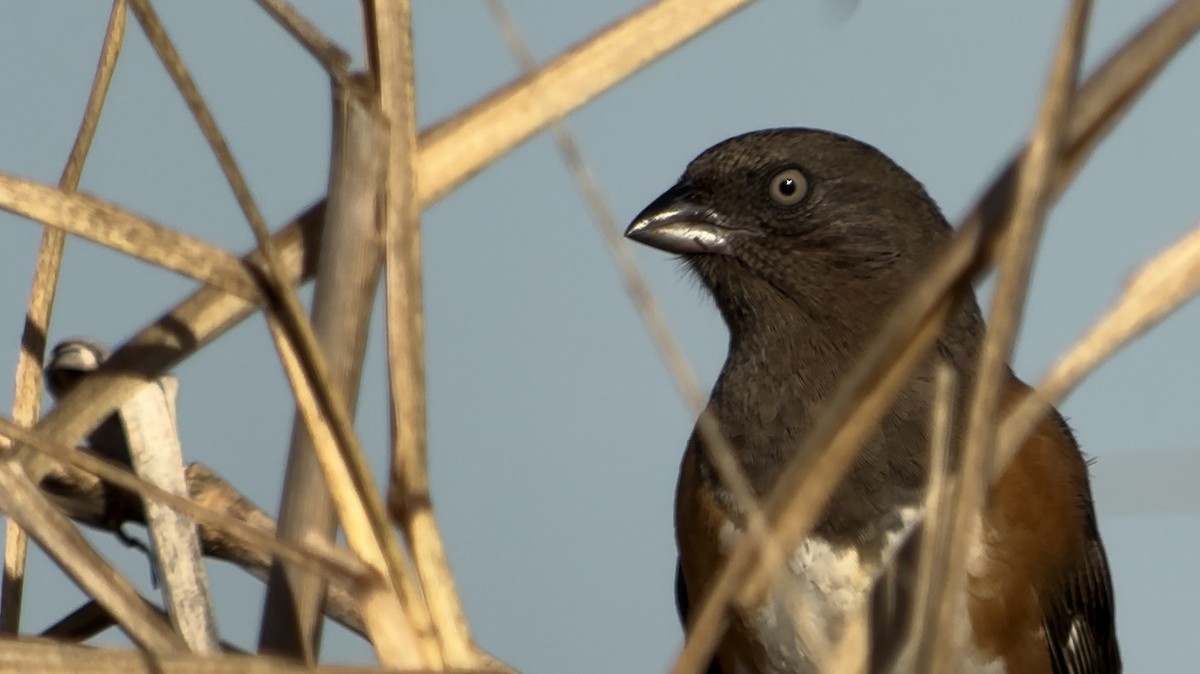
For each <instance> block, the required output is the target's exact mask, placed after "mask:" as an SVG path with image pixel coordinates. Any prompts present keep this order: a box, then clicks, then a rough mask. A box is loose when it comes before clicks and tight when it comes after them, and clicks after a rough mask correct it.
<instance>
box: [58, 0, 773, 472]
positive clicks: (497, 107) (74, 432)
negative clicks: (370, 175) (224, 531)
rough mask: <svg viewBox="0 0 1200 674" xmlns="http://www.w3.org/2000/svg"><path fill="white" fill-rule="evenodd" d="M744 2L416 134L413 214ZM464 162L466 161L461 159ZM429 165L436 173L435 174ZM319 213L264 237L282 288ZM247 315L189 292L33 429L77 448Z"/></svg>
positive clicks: (541, 78)
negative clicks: (551, 97)
mask: <svg viewBox="0 0 1200 674" xmlns="http://www.w3.org/2000/svg"><path fill="white" fill-rule="evenodd" d="M747 4H749V1H748V0H742V1H741V2H732V1H729V0H724V2H723V3H722V4H721V5H720V6H717V7H715V9H716V10H717V11H714V12H712V13H708V12H709V11H710V6H709V5H707V4H706V6H705V8H704V12H705V13H704V14H703V16H701V15H700V14H699V13H694V12H690V11H689V10H690V4H689V3H687V2H680V1H678V0H676V1H674V2H669V3H659V4H657V5H654V6H653V7H650V8H647V9H646V10H643V11H641V12H638V13H635V14H634V15H632V16H631V17H629V18H628V19H626V20H624V21H621V22H618V23H616V24H614V25H613V26H610V27H608V28H606V29H604V30H602V31H600V32H599V33H597V34H596V35H593V36H592V37H590V38H588V39H587V40H585V41H584V42H583V43H581V44H580V45H578V46H576V47H574V48H572V49H571V50H570V51H569V52H567V53H565V54H563V55H560V56H559V57H557V58H555V59H553V60H552V61H550V62H549V63H547V64H546V65H545V66H544V67H542V68H540V69H539V70H538V72H537V73H535V74H533V75H531V76H529V77H526V78H522V79H521V80H520V81H518V82H515V83H513V84H512V85H510V86H508V87H505V88H504V89H501V90H500V91H497V92H496V93H494V94H492V95H491V96H488V97H487V98H486V99H484V100H483V101H480V102H479V103H477V104H475V105H473V106H471V107H470V108H468V109H467V110H464V111H463V112H461V113H459V114H457V115H455V116H454V117H452V118H450V119H448V120H446V121H444V122H442V123H440V124H438V125H436V126H435V127H433V128H431V129H429V130H427V131H425V132H423V133H421V135H420V137H419V138H418V144H417V145H418V147H417V173H418V175H419V176H420V180H419V182H418V191H417V201H418V204H419V206H420V208H422V209H424V208H427V207H428V206H429V205H430V204H432V203H433V202H434V201H436V200H437V199H438V198H440V197H442V196H445V195H446V194H447V193H448V192H449V191H450V190H452V189H454V187H456V186H457V185H459V184H460V183H462V182H463V181H465V180H466V179H467V178H469V177H470V176H472V175H474V174H475V173H477V172H478V171H479V170H481V169H482V168H483V167H484V166H486V165H487V164H488V163H490V162H492V161H494V160H495V159H496V158H498V157H499V156H500V155H502V154H504V153H505V152H508V151H510V150H512V149H513V148H514V147H516V145H517V144H519V143H521V142H522V141H524V140H525V139H527V138H528V137H529V136H530V135H532V134H533V133H535V132H536V131H537V130H539V129H541V128H544V127H545V126H546V125H547V124H549V122H550V120H552V119H556V118H558V117H560V116H562V115H565V114H567V113H568V112H570V111H571V110H573V109H575V108H576V107H579V106H581V105H583V104H584V103H587V102H588V101H589V100H591V98H594V97H595V96H597V95H599V94H600V93H602V92H603V91H604V90H605V89H607V88H609V87H611V86H613V85H615V84H616V83H618V82H619V81H621V79H622V78H624V77H626V76H628V75H629V74H631V73H632V72H633V71H634V70H637V69H638V68H640V67H643V66H645V65H646V64H647V63H648V62H649V61H650V60H653V59H654V58H658V57H660V56H662V55H664V54H666V53H667V52H668V51H670V50H671V49H673V48H675V47H678V46H679V45H680V44H682V43H683V42H685V41H686V40H688V39H690V38H692V37H694V36H695V35H696V34H697V33H699V32H701V31H703V30H704V29H706V28H708V27H710V26H711V25H713V24H715V23H716V22H717V21H719V20H721V19H722V18H724V17H725V16H727V15H728V14H729V13H731V12H733V11H736V10H737V9H741V8H742V7H744V6H745V5H747ZM677 14H683V15H684V16H683V20H679V21H677V20H676V18H677V17H676V15H677ZM696 19H700V20H699V21H697V20H696ZM655 31H658V33H659V34H658V37H656V38H655V39H654V40H653V41H649V42H644V43H643V42H642V41H640V38H639V37H638V36H639V35H641V34H643V33H647V32H649V33H654V32H655ZM660 38H661V39H660ZM629 43H634V44H633V49H634V51H633V56H634V58H624V57H616V56H613V55H612V54H606V53H605V51H604V50H605V48H606V47H605V46H609V47H611V46H614V45H628V44H629ZM593 54H600V56H599V57H598V58H599V59H600V60H599V61H596V63H597V64H600V65H603V66H604V67H603V68H598V69H597V70H593V69H591V68H589V67H586V65H585V63H584V61H585V59H587V58H589V57H590V55H593ZM610 58H618V60H619V63H617V64H615V65H617V66H620V68H618V69H616V70H611V69H609V66H610V65H613V64H611V63H610V61H609V59H610ZM605 64H608V65H605ZM548 86H552V87H555V88H563V89H566V90H576V89H581V88H582V89H585V90H586V91H584V92H582V95H579V92H576V95H572V96H571V97H570V98H569V99H566V100H564V99H557V100H556V101H555V102H554V104H553V105H539V106H538V107H535V108H532V109H530V108H529V107H528V105H527V103H528V102H529V101H531V100H539V99H538V97H537V96H536V95H535V92H536V91H539V90H541V89H543V88H546V87H548ZM518 114H521V115H528V117H529V118H530V119H526V120H523V124H528V125H529V128H527V129H525V128H524V127H523V129H524V130H522V131H521V133H508V134H506V135H505V136H504V142H503V143H500V144H495V143H493V142H492V141H494V140H497V139H491V141H488V142H489V147H490V149H489V152H488V154H487V156H486V157H484V156H475V155H473V154H471V152H470V148H471V147H473V146H475V145H477V144H479V143H480V142H483V141H481V140H480V139H481V137H490V135H491V131H492V129H493V127H496V126H498V125H500V124H501V123H502V122H503V121H504V120H507V119H510V118H512V117H515V116H517V115H518ZM455 157H458V159H454V158H455ZM466 159H469V160H470V161H462V160H466ZM435 166H441V168H440V169H438V170H436V171H435V170H434V167H435ZM324 210H325V203H324V201H321V202H319V203H317V204H316V205H314V206H312V207H310V208H309V209H307V210H306V211H304V212H303V213H301V214H299V215H298V216H296V218H295V219H293V220H292V222H290V223H289V224H288V225H287V226H285V227H283V228H282V229H281V230H280V231H279V232H278V233H277V234H276V235H275V236H274V237H272V245H273V246H274V247H275V248H276V250H277V252H278V254H279V256H280V258H281V259H280V262H281V264H282V265H283V268H282V269H281V271H283V272H284V274H285V276H286V278H285V279H284V280H285V281H287V282H288V283H292V284H295V283H299V282H301V281H303V280H307V279H308V278H310V277H311V274H312V273H313V270H314V269H315V263H314V260H315V256H316V253H317V247H318V243H317V242H318V241H319V240H320V227H321V220H322V218H323V217H324ZM243 260H244V261H249V262H250V263H251V264H261V253H260V252H258V251H255V252H253V253H251V254H250V255H248V256H247V257H245V258H243ZM293 272H294V274H293ZM255 309H256V307H255V306H254V305H252V304H250V303H248V302H245V301H243V300H241V299H239V298H237V297H233V296H230V295H228V294H226V293H222V292H219V291H216V290H213V289H210V288H205V289H202V290H200V291H198V292H196V293H194V294H193V295H191V296H189V297H188V298H186V299H185V300H183V301H182V302H181V303H180V304H178V305H176V306H175V307H174V308H172V309H170V310H169V311H168V312H167V313H166V314H164V315H163V317H162V318H161V319H159V320H158V321H156V322H155V323H154V324H152V325H150V326H147V327H146V328H145V329H144V330H142V331H141V332H139V333H138V334H137V335H135V336H134V337H133V338H132V339H131V340H129V341H128V342H126V343H125V344H124V345H122V346H121V347H120V348H118V349H117V350H116V351H115V352H114V353H113V357H112V360H111V361H110V362H109V363H108V364H106V366H105V367H104V368H102V369H101V371H100V372H101V376H98V377H95V378H92V379H90V380H89V381H88V382H86V383H85V385H83V386H81V387H80V389H81V390H78V391H75V392H72V393H71V394H70V395H68V396H67V397H66V398H64V399H63V400H61V401H60V402H59V405H58V407H56V408H55V410H54V411H52V412H50V414H49V415H48V417H47V419H45V420H43V423H42V424H39V429H40V430H44V431H49V432H50V433H51V437H53V438H54V439H55V440H56V441H58V442H62V443H64V444H74V443H75V442H78V441H79V439H80V438H82V437H83V436H84V435H85V434H86V433H87V432H88V431H89V430H90V429H92V428H94V427H95V426H96V425H97V424H99V423H100V421H101V420H103V419H104V418H105V417H106V416H108V415H109V414H110V413H111V412H112V411H113V410H114V409H115V408H116V407H117V406H118V405H120V403H121V402H122V401H123V400H125V399H127V398H128V397H129V396H130V395H132V393H133V391H134V390H135V389H136V387H137V386H139V385H141V383H143V382H144V380H145V379H153V378H154V377H157V376H158V375H160V374H163V373H164V372H165V371H166V370H167V369H169V368H170V367H172V366H174V365H176V364H177V363H179V362H180V361H181V360H183V359H184V358H186V357H187V356H189V355H191V354H192V353H194V352H195V351H196V350H197V349H198V348H200V347H201V346H203V345H204V344H206V343H208V342H209V341H211V340H213V339H215V338H216V337H218V336H220V335H221V334H223V333H224V332H225V331H226V330H228V329H230V328H232V327H233V326H234V325H237V324H238V323H239V322H240V321H242V320H243V319H245V318H246V317H247V316H249V315H250V314H251V313H252V312H253V311H254V310H255ZM60 410H61V411H60ZM50 417H52V418H50ZM43 424H44V426H43ZM45 470H46V467H45V466H39V467H38V472H40V473H41V474H44V473H45Z"/></svg>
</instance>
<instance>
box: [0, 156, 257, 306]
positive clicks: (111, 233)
mask: <svg viewBox="0 0 1200 674" xmlns="http://www.w3.org/2000/svg"><path fill="white" fill-rule="evenodd" d="M0 208H3V209H4V210H6V211H9V212H11V213H16V214H18V215H23V216H25V217H27V218H30V219H31V220H37V221H39V222H42V223H44V224H45V225H48V226H50V227H53V228H55V229H57V230H61V231H62V232H63V233H64V234H67V233H69V234H75V235H76V236H80V237H83V238H85V239H89V240H91V241H93V242H95V243H98V244H100V245H102V246H106V247H108V248H111V249H113V250H115V251H118V252H121V253H125V254H126V255H129V256H131V257H136V258H138V259H140V260H142V261H143V262H149V263H150V264H152V265H155V266H158V267H162V268H163V269H168V270H170V271H173V272H176V273H178V274H181V275H183V276H188V277H191V278H194V279H196V280H197V281H200V282H201V283H204V284H206V285H209V286H212V287H214V288H220V289H221V290H224V291H226V292H229V293H232V294H234V295H237V296H239V297H241V298H243V299H248V300H254V299H255V298H257V296H258V288H257V285H256V283H255V281H254V278H253V277H252V276H251V274H250V272H249V271H247V270H246V268H245V266H244V265H243V264H242V262H241V261H240V260H239V259H238V258H237V256H235V255H233V254H232V253H229V252H227V251H226V250H225V249H223V248H219V247H217V246H214V245H212V244H210V243H206V242H204V241H201V240H200V239H197V238H195V237H191V236H188V235H186V234H182V233H180V232H176V231H174V230H172V229H169V228H167V227H164V226H162V225H159V224H156V223H154V222H151V221H150V220H147V219H145V218H142V217H139V216H136V215H134V214H132V213H130V212H129V211H127V210H125V209H123V208H121V207H119V206H117V205H115V204H112V203H109V202H106V201H104V200H103V199H97V198H96V197H90V196H85V195H82V194H75V193H73V192H71V191H70V190H67V189H62V188H59V189H55V188H53V187H48V186H46V185H39V184H38V183H36V182H33V181H31V180H25V179H23V178H18V177H16V176H9V175H4V174H0Z"/></svg>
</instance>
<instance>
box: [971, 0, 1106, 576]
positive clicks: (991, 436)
mask: <svg viewBox="0 0 1200 674" xmlns="http://www.w3.org/2000/svg"><path fill="white" fill-rule="evenodd" d="M1090 9H1091V2H1090V1H1089V0H1076V1H1075V2H1072V3H1071V9H1070V12H1069V14H1068V17H1067V21H1066V23H1065V25H1064V27H1063V34H1062V37H1061V38H1060V41H1059V47H1058V50H1057V52H1056V54H1055V57H1054V64H1053V65H1052V66H1051V70H1050V81H1049V83H1048V84H1047V86H1046V92H1045V95H1044V96H1043V99H1042V106H1041V111H1040V112H1039V114H1038V120H1037V123H1036V125H1035V128H1034V131H1033V134H1032V135H1031V137H1030V140H1029V143H1028V146H1027V149H1026V151H1025V155H1024V159H1022V161H1021V164H1020V169H1019V172H1018V174H1017V191H1016V194H1015V195H1014V196H1013V202H1012V203H1013V205H1012V211H1011V215H1010V217H1009V222H1008V226H1007V233H1006V234H1005V237H1004V243H1003V246H1002V250H1001V253H1000V260H999V263H998V266H999V274H998V278H997V282H996V291H995V296H994V297H993V299H992V308H991V312H990V315H989V320H988V331H987V336H986V337H985V339H984V342H983V351H982V353H981V354H980V357H979V369H978V371H977V372H976V377H975V382H974V390H973V391H972V396H971V401H970V404H969V409H968V415H967V432H966V435H965V437H964V442H965V443H966V445H967V447H969V448H971V451H980V452H982V453H983V454H984V456H988V457H991V455H992V450H993V447H994V444H993V443H994V442H995V439H996V435H995V433H996V429H997V427H998V424H996V415H997V412H998V410H999V405H1000V399H1001V395H1002V392H1003V390H1004V387H1005V385H1007V384H1008V377H1009V369H1008V361H1009V359H1010V358H1011V357H1012V350H1013V346H1014V345H1015V344H1016V341H1017V331H1018V328H1019V326H1020V324H1021V314H1022V309H1023V308H1024V305H1025V295H1026V293H1027V291H1028V288H1029V273H1030V271H1031V269H1032V268H1033V255H1034V252H1035V251H1036V250H1037V242H1038V239H1039V238H1040V234H1041V229H1042V222H1043V220H1044V219H1045V215H1046V210H1047V209H1048V207H1049V199H1050V181H1051V179H1052V177H1053V176H1054V173H1055V170H1056V167H1057V164H1058V161H1059V155H1060V154H1061V152H1062V148H1063V135H1064V130H1065V128H1066V123H1067V120H1068V119H1069V118H1070V112H1071V104H1072V99H1073V98H1074V96H1075V82H1076V79H1077V76H1078V72H1079V61H1080V59H1081V58H1082V56H1083V43H1084V36H1085V35H1086V33H1087V18H1088V13H1089V11H1090ZM976 445H979V446H981V447H982V449H979V448H976ZM989 460H990V458H989ZM975 516H976V513H975V512H963V511H959V512H958V514H957V520H958V522H957V523H956V525H955V531H956V532H959V531H962V530H964V528H965V527H966V526H967V523H968V522H969V521H970V520H973V519H974V518H975ZM957 561H958V560H954V562H955V563H957ZM950 582H954V579H953V578H951V581H950Z"/></svg>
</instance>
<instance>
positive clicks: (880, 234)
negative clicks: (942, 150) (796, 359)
mask: <svg viewBox="0 0 1200 674" xmlns="http://www.w3.org/2000/svg"><path fill="white" fill-rule="evenodd" d="M950 234H951V229H950V226H949V225H948V224H947V223H946V221H945V219H944V218H943V217H942V215H941V212H940V211H939V210H938V208H937V206H936V205H935V204H934V202H933V200H932V199H930V197H929V196H928V194H926V192H925V190H924V188H923V187H922V186H921V184H920V183H919V182H917V180H916V179H914V178H913V177H912V176H911V175H909V174H908V173H907V172H906V171H904V169H902V168H900V167H899V166H897V165H896V164H895V163H894V162H893V161H892V160H890V159H888V158H887V157H886V156H885V155H884V154H883V153H882V152H880V151H878V150H876V149H875V148H873V147H871V146H869V145H867V144H865V143H861V142H859V141H856V140H853V139H851V138H847V137H845V136H841V135H838V134H834V133H830V132H826V131H818V130H813V129H773V130H767V131H756V132H752V133H748V134H745V135H741V136H736V137H734V138H731V139H729V140H726V141H724V142H722V143H720V144H718V145H715V146H713V147H712V148H709V149H708V150H706V151H705V152H704V153H702V154H701V155H700V156H698V157H697V158H696V159H694V160H693V161H692V162H691V164H689V165H688V167H687V170H686V171H685V172H684V174H683V177H682V178H680V180H679V182H678V183H676V184H675V186H674V187H672V188H671V189H669V190H667V192H665V193H664V194H663V195H662V196H661V197H659V198H658V199H656V200H655V201H654V202H653V203H651V204H650V205H649V206H648V207H646V209H645V210H643V211H642V212H641V213H640V214H639V215H638V216H637V218H636V219H635V220H634V222H633V224H631V225H630V226H629V229H628V230H626V236H628V237H630V238H632V239H634V240H636V241H640V242H642V243H645V244H647V245H650V246H654V247H656V248H660V249H662V250H665V251H668V252H673V253H679V254H681V255H682V256H683V258H684V259H685V260H686V262H687V263H688V265H689V266H690V267H691V268H692V269H693V270H694V271H695V272H696V273H697V274H698V275H699V277H700V279H701V280H702V282H703V283H704V285H705V286H706V287H707V288H708V289H709V290H710V291H711V292H712V294H713V296H714V298H715V299H716V302H717V305H718V306H719V307H720V309H721V312H722V314H723V315H724V317H725V320H726V322H727V323H728V324H729V326H730V329H731V331H733V332H734V333H736V332H737V331H738V328H739V327H740V326H743V325H746V324H747V323H754V322H756V319H758V318H759V317H762V316H764V315H770V316H772V317H774V316H776V315H777V314H778V312H780V311H783V312H792V313H797V314H800V315H803V316H804V317H805V318H807V319H808V320H811V321H814V322H817V323H819V324H823V325H829V324H831V323H834V324H840V325H843V326H845V327H846V329H849V330H850V331H851V332H869V331H873V330H874V329H875V327H877V324H878V321H880V320H882V318H883V317H884V316H885V315H886V309H887V308H888V307H890V306H892V305H893V304H894V303H895V302H896V301H897V299H898V297H899V296H900V294H902V293H903V292H904V290H905V289H906V288H907V287H908V285H909V284H910V283H911V282H912V281H913V280H914V278H915V276H916V275H917V273H918V272H919V271H920V270H921V269H922V268H923V267H924V265H926V264H927V263H928V262H929V261H930V260H931V259H932V258H933V256H935V255H936V254H937V252H938V251H939V249H940V248H941V246H942V245H943V244H944V243H945V242H946V240H947V239H948V238H949V236H950ZM772 320H774V318H772ZM847 336H849V335H847ZM735 337H736V334H735Z"/></svg>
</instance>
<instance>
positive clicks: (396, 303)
mask: <svg viewBox="0 0 1200 674" xmlns="http://www.w3.org/2000/svg"><path fill="white" fill-rule="evenodd" d="M410 10H411V8H410V4H409V2H408V1H407V0H399V1H397V0H371V1H370V2H363V18H364V20H365V22H366V34H367V53H368V56H369V60H370V63H371V68H372V71H373V72H374V73H375V79H376V82H377V84H378V87H379V103H380V109H381V110H382V111H383V116H384V117H385V118H386V119H387V123H388V129H389V134H388V143H387V149H388V161H387V172H386V177H385V185H386V188H385V190H384V199H383V224H384V227H383V230H384V244H385V245H384V274H385V291H384V292H385V305H386V308H387V362H388V384H389V389H390V402H391V407H390V412H391V414H390V415H389V424H390V428H391V448H392V452H391V475H390V480H389V484H388V508H389V511H390V512H391V514H392V517H394V518H395V519H396V520H397V521H398V522H399V523H400V525H401V528H402V529H403V531H404V535H405V538H406V539H407V540H408V547H409V551H410V553H411V555H412V558H413V563H414V564H415V566H416V568H417V573H418V574H419V576H420V580H421V589H422V590H423V591H424V594H425V601H426V604H427V605H428V607H429V615H430V618H431V620H432V623H433V628H434V632H435V634H436V635H437V638H438V642H439V645H440V646H441V654H442V658H443V660H444V661H445V664H446V666H449V667H473V666H475V665H476V664H478V663H479V661H480V660H479V656H478V654H477V653H476V649H475V647H474V645H473V644H472V642H471V628H470V625H469V624H468V623H467V617H466V612H465V611H463V607H462V600H461V599H460V598H459V596H458V589H457V587H456V584H455V581H454V575H453V573H451V571H450V563H449V561H448V560H447V558H446V550H445V545H444V544H443V542H442V537H441V534H440V532H439V531H438V526H437V520H436V517H435V515H434V511H433V503H432V499H431V498H430V494H429V458H428V446H427V436H426V407H425V405H426V402H425V314H424V301H423V297H422V295H423V290H422V288H423V284H422V271H421V222H420V214H421V211H420V208H419V207H418V204H417V198H416V193H417V173H416V156H417V154H416V153H417V113H416V95H415V91H414V83H413V78H414V74H415V73H414V69H413V52H412V16H411V11H410Z"/></svg>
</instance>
